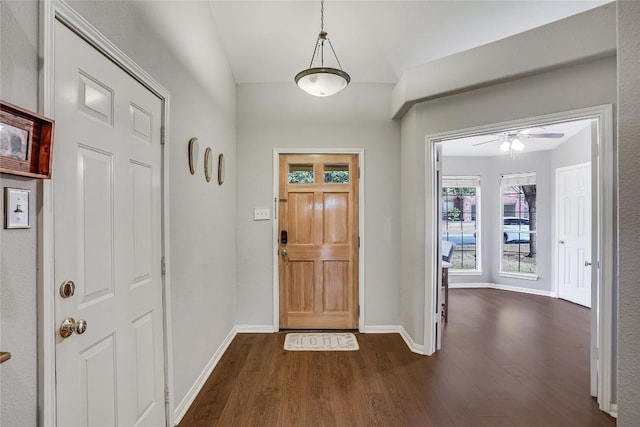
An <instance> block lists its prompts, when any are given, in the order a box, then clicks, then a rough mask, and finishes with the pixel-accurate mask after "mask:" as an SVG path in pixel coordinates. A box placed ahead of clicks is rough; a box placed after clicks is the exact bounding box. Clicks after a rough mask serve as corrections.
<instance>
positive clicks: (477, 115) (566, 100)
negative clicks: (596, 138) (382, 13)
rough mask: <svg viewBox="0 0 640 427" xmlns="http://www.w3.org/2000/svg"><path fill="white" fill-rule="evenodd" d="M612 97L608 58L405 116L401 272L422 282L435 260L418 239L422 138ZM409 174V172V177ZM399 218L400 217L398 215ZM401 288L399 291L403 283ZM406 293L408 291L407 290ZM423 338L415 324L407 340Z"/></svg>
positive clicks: (418, 294) (427, 105)
mask: <svg viewBox="0 0 640 427" xmlns="http://www.w3.org/2000/svg"><path fill="white" fill-rule="evenodd" d="M615 93H616V64H615V59H614V58H612V57H609V58H604V59H599V60H595V61H592V62H588V63H584V64H581V65H575V66H571V67H568V68H563V69H560V70H555V71H550V72H547V73H542V74H538V75H534V76H530V77H526V78H522V79H518V80H514V81H510V82H506V83H502V84H496V85H492V86H488V87H485V88H481V89H477V90H473V91H469V92H464V93H460V94H457V95H453V96H448V97H445V98H441V99H437V100H433V101H429V102H424V103H421V104H417V105H416V106H414V107H413V108H412V109H413V110H414V112H413V114H415V117H412V116H411V115H409V116H405V117H403V119H402V134H403V136H402V150H403V153H402V154H401V157H402V159H403V163H402V165H401V167H402V170H403V176H402V183H401V184H402V187H403V191H406V192H407V194H409V195H411V194H415V195H416V200H415V203H411V204H407V205H405V204H404V203H403V210H404V209H411V210H415V213H413V212H412V213H411V214H410V215H411V216H413V215H415V217H416V218H417V219H418V220H417V221H415V223H414V222H412V223H409V224H403V227H405V226H406V227H408V228H409V229H408V230H405V231H403V243H402V245H403V247H402V253H403V254H405V253H409V254H414V255H413V257H412V262H411V265H407V266H406V267H405V266H404V265H403V271H404V269H405V268H406V269H408V270H411V271H416V274H417V275H418V279H417V282H422V283H424V274H425V273H421V272H422V271H424V269H425V259H431V258H430V257H433V256H435V255H434V250H435V244H436V242H434V241H433V239H431V238H430V239H429V240H428V241H426V242H425V238H424V234H425V233H424V226H425V225H424V224H431V221H432V209H428V210H427V212H425V209H424V206H425V189H426V188H430V186H431V185H432V184H431V175H432V172H431V170H430V168H429V169H427V168H426V167H425V163H426V162H425V156H426V152H425V135H431V134H437V133H441V132H452V131H455V130H459V129H466V128H470V127H473V126H481V125H487V124H492V123H500V122H505V121H509V120H515V119H520V118H526V117H532V116H539V115H544V114H550V113H555V112H560V111H568V110H574V109H578V108H584V107H589V106H593V105H601V104H609V103H611V104H613V103H615ZM410 111H411V110H410ZM409 135H410V136H409ZM405 150H406V154H405ZM405 159H406V160H407V161H408V163H407V164H405V163H404V160H405ZM415 162H418V164H417V165H416V164H415ZM414 168H415V170H414ZM411 171H413V173H410V172H411ZM425 183H426V184H425ZM425 185H426V186H425ZM402 216H403V218H405V213H404V212H403V214H402ZM541 225H542V224H541ZM405 235H406V236H410V237H409V238H408V240H404V238H405ZM413 236H415V238H413ZM403 256H404V255H403ZM420 274H422V277H420ZM432 274H433V273H432V272H431V271H429V272H428V276H427V277H431V276H432ZM402 286H403V291H404V289H405V283H404V279H403V285H402ZM410 288H411V286H409V287H408V288H407V289H410ZM404 299H405V296H403V300H404ZM406 299H407V300H409V301H410V300H414V301H424V287H416V288H415V292H413V293H411V294H410V295H407V296H406ZM417 316H419V314H418V313H413V314H406V315H405V313H403V319H405V318H412V317H413V318H415V317H417ZM407 326H408V325H405V328H407V331H409V328H408V327H407ZM423 334H424V325H421V324H418V325H417V329H416V330H415V335H412V337H413V339H414V340H416V341H417V342H419V343H422V341H424V340H423Z"/></svg>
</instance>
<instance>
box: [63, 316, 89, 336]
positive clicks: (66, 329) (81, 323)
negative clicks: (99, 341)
mask: <svg viewBox="0 0 640 427" xmlns="http://www.w3.org/2000/svg"><path fill="white" fill-rule="evenodd" d="M86 330H87V322H86V321H85V320H82V319H79V320H78V321H77V322H76V320H75V319H74V318H73V317H67V318H66V319H64V320H63V321H62V323H61V324H60V336H61V337H62V338H68V337H70V336H71V335H73V333H74V332H75V333H76V334H78V335H82V334H84V331H86Z"/></svg>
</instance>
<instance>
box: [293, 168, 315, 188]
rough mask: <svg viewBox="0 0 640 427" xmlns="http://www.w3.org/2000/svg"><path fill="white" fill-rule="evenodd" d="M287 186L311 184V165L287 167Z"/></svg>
mask: <svg viewBox="0 0 640 427" xmlns="http://www.w3.org/2000/svg"><path fill="white" fill-rule="evenodd" d="M289 184H313V165H289Z"/></svg>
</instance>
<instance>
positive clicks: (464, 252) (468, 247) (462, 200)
mask: <svg viewBox="0 0 640 427" xmlns="http://www.w3.org/2000/svg"><path fill="white" fill-rule="evenodd" d="M441 206H442V221H441V224H442V231H441V233H442V240H447V241H449V242H452V243H454V244H455V245H456V246H455V250H454V252H453V257H452V258H451V261H450V262H451V263H452V264H453V266H452V267H451V269H452V270H457V271H458V272H462V271H466V272H470V271H479V270H480V267H479V266H480V265H481V264H480V245H479V240H480V233H479V229H478V228H479V227H478V221H479V215H480V177H478V176H443V177H442V203H441Z"/></svg>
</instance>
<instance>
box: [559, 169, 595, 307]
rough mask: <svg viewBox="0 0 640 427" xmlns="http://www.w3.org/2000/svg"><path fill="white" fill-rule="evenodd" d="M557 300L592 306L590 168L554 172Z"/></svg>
mask: <svg viewBox="0 0 640 427" xmlns="http://www.w3.org/2000/svg"><path fill="white" fill-rule="evenodd" d="M556 180H557V187H556V188H557V195H556V197H557V204H556V206H557V209H558V212H557V218H558V252H557V253H558V259H557V264H558V293H559V297H560V298H563V299H566V300H569V301H572V302H575V303H577V304H580V305H584V306H586V307H591V270H590V269H591V267H590V263H591V165H590V164H583V165H577V166H575V167H568V168H561V169H558V170H557V171H556Z"/></svg>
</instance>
